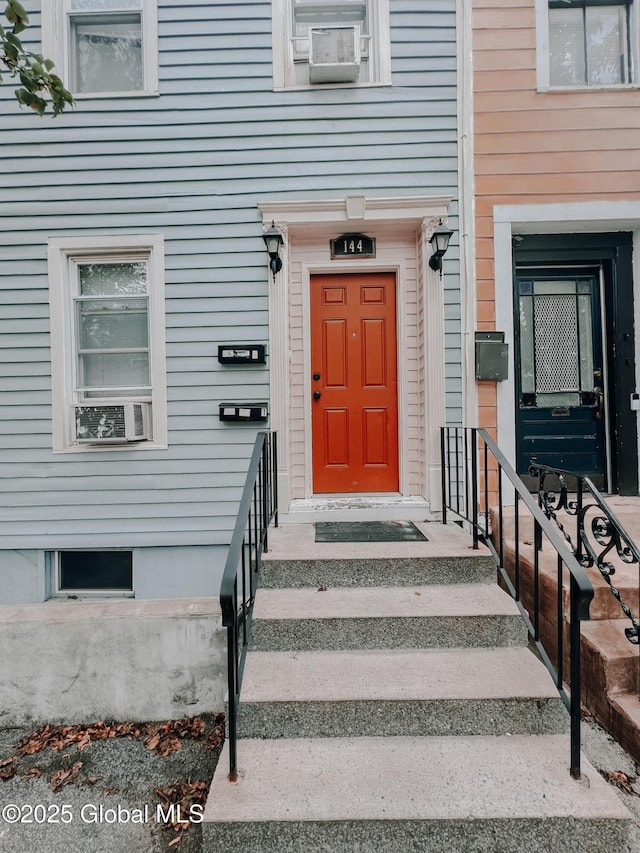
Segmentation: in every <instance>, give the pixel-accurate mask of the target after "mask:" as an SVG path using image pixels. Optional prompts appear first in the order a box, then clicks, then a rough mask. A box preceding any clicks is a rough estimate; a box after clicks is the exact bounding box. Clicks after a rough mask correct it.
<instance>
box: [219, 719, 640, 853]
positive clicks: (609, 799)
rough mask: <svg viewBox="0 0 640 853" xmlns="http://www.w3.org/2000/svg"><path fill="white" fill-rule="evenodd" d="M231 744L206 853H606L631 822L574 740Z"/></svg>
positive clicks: (619, 845) (620, 843) (621, 843)
mask: <svg viewBox="0 0 640 853" xmlns="http://www.w3.org/2000/svg"><path fill="white" fill-rule="evenodd" d="M226 749H227V748H226V746H225V749H224V751H223V753H222V756H221V759H220V767H219V771H218V773H217V774H216V776H215V778H214V780H213V784H212V786H211V790H210V792H209V797H208V800H207V805H206V809H205V813H204V822H203V824H202V838H203V851H204V853H231V851H233V853H236V851H238V850H242V851H243V853H271V851H273V853H276V851H277V853H294V851H295V853H315V851H318V853H319V851H323V852H324V853H343V852H344V853H346V851H358V853H380V851H384V853H405V851H409V850H413V851H418V850H419V851H421V853H443V851H454V850H465V851H468V853H479V851H482V852H483V853H513V851H516V850H518V851H523V853H543V851H544V853H548V851H550V850H551V851H556V850H563V851H570V853H571V852H572V851H575V853H578V851H579V853H602V851H605V850H607V851H608V850H617V849H620V850H623V849H625V843H626V838H627V836H628V832H629V826H630V817H629V813H628V812H627V811H626V809H624V807H623V806H622V804H621V803H620V801H619V800H618V798H617V796H616V794H615V792H614V791H613V789H612V788H611V787H610V786H608V785H607V783H606V782H605V781H604V780H603V779H602V778H601V777H600V776H599V774H598V773H597V772H596V771H595V770H594V768H593V767H592V766H591V765H590V764H589V763H588V761H587V760H586V759H584V763H583V778H582V779H581V780H580V781H575V780H573V779H572V778H571V776H570V774H569V771H568V766H567V760H568V754H569V744H568V737H567V736H564V735H544V736H538V737H531V736H529V737H522V736H512V737H506V736H504V737H432V738H412V737H392V738H376V737H364V738H353V739H349V738H330V739H322V738H316V739H294V740H278V741H273V740H262V739H257V740H247V741H242V740H241V741H240V743H239V758H240V769H241V776H240V780H239V781H238V782H237V783H235V784H231V783H230V782H229V781H228V778H227V776H226V773H225V772H224V770H225V768H226V767H227V766H228V755H227V752H226Z"/></svg>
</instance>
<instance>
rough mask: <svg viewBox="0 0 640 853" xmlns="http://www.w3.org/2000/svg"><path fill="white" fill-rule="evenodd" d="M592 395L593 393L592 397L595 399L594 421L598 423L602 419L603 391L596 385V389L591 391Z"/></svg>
mask: <svg viewBox="0 0 640 853" xmlns="http://www.w3.org/2000/svg"><path fill="white" fill-rule="evenodd" d="M593 393H594V396H595V398H596V405H595V410H596V413H595V417H596V420H597V421H599V420H601V419H602V415H603V414H604V389H603V388H599V387H598V386H597V385H596V387H595V388H594V389H593Z"/></svg>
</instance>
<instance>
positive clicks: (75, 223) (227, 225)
mask: <svg viewBox="0 0 640 853" xmlns="http://www.w3.org/2000/svg"><path fill="white" fill-rule="evenodd" d="M25 5H26V7H27V11H28V12H29V14H30V17H31V21H32V24H33V26H32V28H31V29H30V30H29V31H27V34H26V35H27V36H28V38H29V39H30V40H31V42H32V44H33V45H34V47H37V45H38V39H39V24H40V15H39V4H38V3H37V2H35V1H34V2H27V3H26V4H25ZM390 5H391V24H392V69H393V86H392V87H379V88H378V87H371V88H362V89H357V88H354V89H323V90H321V89H318V90H314V91H290V92H273V90H272V68H271V5H270V3H268V2H262V0H247V2H215V0H213V2H212V0H189V2H168V0H160V2H159V36H160V38H159V65H160V68H159V76H160V96H159V97H150V98H122V99H118V100H112V99H94V100H81V101H79V102H78V106H77V108H76V109H75V110H74V111H73V112H70V113H68V114H65V115H62V116H60V117H59V118H57V119H55V120H52V119H51V118H45V119H43V120H40V119H38V118H37V117H35V116H32V115H28V114H25V113H23V112H21V111H20V110H19V108H18V107H17V104H16V103H15V101H14V100H13V93H12V92H13V81H11V80H6V81H5V83H4V84H3V85H2V87H0V113H1V114H2V128H3V129H2V133H1V134H0V156H1V157H2V165H1V168H0V200H1V204H0V229H1V232H2V235H3V238H2V246H1V250H0V548H14V549H15V548H55V547H83V546H84V547H86V546H88V545H92V546H94V547H107V546H110V545H115V544H118V545H121V546H124V547H136V546H138V547H139V546H145V545H149V546H152V545H156V546H160V545H189V544H195V545H198V544H199V545H206V544H212V545H215V544H218V545H222V544H225V543H227V542H228V540H229V536H230V530H231V528H232V526H233V522H234V513H235V509H236V505H237V500H238V497H239V494H240V491H241V488H242V483H243V481H244V476H245V471H246V466H247V460H248V456H249V454H250V450H251V446H252V443H253V438H254V434H255V430H254V429H252V428H234V427H229V426H228V425H221V424H220V423H219V421H218V418H217V404H218V403H219V402H221V401H225V400H228V399H249V398H252V399H266V398H267V397H268V390H269V385H268V371H267V369H266V368H247V369H245V368H242V369H240V370H235V369H229V368H223V367H220V366H219V365H218V363H217V359H216V352H217V344H218V343H223V342H226V341H229V340H247V341H266V340H267V337H268V289H269V287H270V286H272V285H271V284H270V283H269V282H268V277H267V265H266V255H265V251H264V247H263V244H262V240H261V237H260V234H261V228H260V216H259V211H258V208H257V203H258V202H259V201H260V200H266V199H276V198H282V199H284V198H304V199H312V198H330V197H343V196H344V195H345V192H347V191H348V192H353V193H358V192H363V193H366V194H367V195H370V196H385V195H388V196H403V195H425V194H426V195H429V194H435V195H441V194H450V195H451V196H453V197H454V203H453V205H452V208H451V217H450V222H451V224H452V225H453V228H454V230H457V218H456V215H457V201H456V200H457V196H458V189H457V117H456V34H455V0H429V2H424V0H390ZM118 233H129V234H131V233H133V234H137V233H161V234H163V235H164V238H165V257H166V319H167V380H168V424H169V448H168V449H167V450H161V451H152V452H143V451H136V450H135V449H133V450H131V451H127V452H124V453H123V452H118V453H109V452H107V451H105V452H99V453H95V454H90V455H89V454H84V455H78V456H74V455H68V454H64V455H53V454H52V452H51V369H50V337H49V307H48V290H47V264H46V246H47V239H48V238H49V237H52V236H61V235H65V236H67V235H85V236H86V235H102V234H118ZM456 236H457V235H456ZM454 242H456V241H455V240H454ZM456 253H457V245H454V246H452V249H451V250H450V252H449V254H448V256H447V275H446V278H445V282H446V287H447V292H446V296H445V301H446V306H445V312H446V317H445V323H446V329H445V331H446V351H445V357H446V362H447V364H446V370H447V388H448V395H447V405H448V413H449V417H450V418H452V419H455V418H456V416H457V415H458V413H459V412H460V410H461V369H460V305H459V297H458V277H457V263H456Z"/></svg>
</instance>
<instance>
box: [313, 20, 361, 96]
mask: <svg viewBox="0 0 640 853" xmlns="http://www.w3.org/2000/svg"><path fill="white" fill-rule="evenodd" d="M359 73H360V27H311V28H310V30H309V82H310V83H352V82H353V81H354V80H357V79H358V74H359Z"/></svg>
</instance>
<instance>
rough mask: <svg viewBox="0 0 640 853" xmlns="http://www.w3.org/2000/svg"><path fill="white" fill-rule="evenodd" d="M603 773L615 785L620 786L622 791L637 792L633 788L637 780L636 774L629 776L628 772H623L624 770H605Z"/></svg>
mask: <svg viewBox="0 0 640 853" xmlns="http://www.w3.org/2000/svg"><path fill="white" fill-rule="evenodd" d="M602 775H603V776H604V778H605V779H606V780H607V782H611V784H612V785H615V786H616V788H620V789H621V790H622V791H626V792H627V794H635V793H636V792H635V790H634V789H633V788H632V785H633V783H634V782H635V781H636V777H635V776H627V774H626V773H623V772H622V770H613V771H611V772H604V773H603V774H602Z"/></svg>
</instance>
